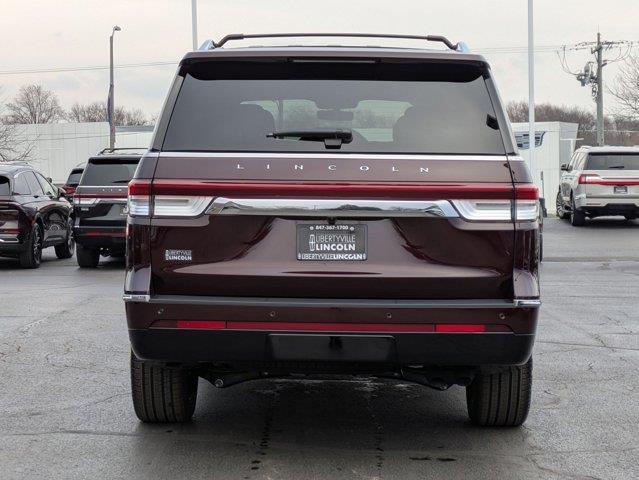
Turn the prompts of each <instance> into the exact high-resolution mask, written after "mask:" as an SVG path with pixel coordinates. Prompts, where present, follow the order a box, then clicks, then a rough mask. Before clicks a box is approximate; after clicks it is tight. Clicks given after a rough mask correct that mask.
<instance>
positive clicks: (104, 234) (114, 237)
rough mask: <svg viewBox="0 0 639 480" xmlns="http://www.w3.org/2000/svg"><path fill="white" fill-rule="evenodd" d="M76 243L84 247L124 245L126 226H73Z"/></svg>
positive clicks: (120, 247) (120, 248) (123, 246)
mask: <svg viewBox="0 0 639 480" xmlns="http://www.w3.org/2000/svg"><path fill="white" fill-rule="evenodd" d="M73 235H74V238H75V241H76V243H78V244H79V245H82V246H84V247H102V248H117V249H119V250H122V249H124V248H125V246H126V227H125V226H122V227H74V228H73Z"/></svg>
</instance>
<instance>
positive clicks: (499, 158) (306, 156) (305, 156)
mask: <svg viewBox="0 0 639 480" xmlns="http://www.w3.org/2000/svg"><path fill="white" fill-rule="evenodd" d="M166 157H174V158H175V157H177V158H188V157H193V158H200V157H209V158H255V159H260V158H272V159H282V160H286V159H302V160H310V159H313V158H319V159H324V160H328V159H336V158H337V159H340V158H341V159H349V158H350V159H355V160H421V161H424V160H462V161H463V160H466V161H495V162H503V161H505V160H508V156H507V155H447V154H443V155H430V154H429V155H421V154H414V155H409V154H403V155H399V154H382V153H288V152H282V153H277V152H166V151H165V152H161V153H160V155H159V158H166Z"/></svg>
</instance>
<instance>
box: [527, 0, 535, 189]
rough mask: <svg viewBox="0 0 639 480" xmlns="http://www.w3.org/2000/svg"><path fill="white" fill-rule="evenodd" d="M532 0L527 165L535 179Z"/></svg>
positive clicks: (529, 20) (531, 0) (531, 10)
mask: <svg viewBox="0 0 639 480" xmlns="http://www.w3.org/2000/svg"><path fill="white" fill-rule="evenodd" d="M533 13H534V10H533V0H528V145H529V147H528V162H529V165H528V167H529V168H530V172H531V174H532V175H533V181H534V180H535V170H534V166H535V148H536V146H537V142H536V139H535V37H534V28H533V27H534V16H533Z"/></svg>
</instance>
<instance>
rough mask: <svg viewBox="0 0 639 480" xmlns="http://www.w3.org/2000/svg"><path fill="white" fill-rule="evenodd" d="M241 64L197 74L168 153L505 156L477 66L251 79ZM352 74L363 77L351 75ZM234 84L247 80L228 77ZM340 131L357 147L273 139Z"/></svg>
mask: <svg viewBox="0 0 639 480" xmlns="http://www.w3.org/2000/svg"><path fill="white" fill-rule="evenodd" d="M238 63H241V62H238ZM238 63H236V64H235V65H227V66H225V67H224V68H220V67H218V68H214V67H212V66H211V64H209V65H208V66H206V65H204V66H203V65H199V66H193V67H191V70H190V71H189V73H187V74H186V76H185V78H184V81H183V84H182V87H181V89H180V92H179V94H178V97H177V100H176V104H175V107H174V109H173V114H172V116H171V119H170V122H169V124H168V127H167V132H166V135H165V138H164V144H163V146H162V149H163V150H165V151H267V152H315V151H321V152H329V153H330V152H336V153H337V152H341V153H348V152H369V153H376V152H379V153H458V154H503V153H504V151H505V150H504V144H503V141H502V137H501V133H500V131H499V129H498V125H497V121H496V119H495V112H494V110H493V107H492V103H491V98H490V96H489V93H488V88H487V86H486V82H485V80H484V78H483V76H482V72H481V70H480V69H479V68H477V67H475V66H473V67H472V68H471V67H469V66H460V65H453V66H450V65H448V66H447V65H443V64H424V63H421V64H416V65H412V66H411V65H409V66H406V65H403V64H397V65H394V66H393V65H384V64H381V65H379V64H373V65H367V64H362V65H360V66H355V67H354V66H353V65H351V64H348V65H346V66H345V65H327V64H319V65H316V64H307V65H306V66H304V67H302V66H300V65H295V64H293V65H292V66H288V67H287V66H279V67H273V66H270V67H269V66H267V65H259V64H255V65H251V66H250V68H248V69H247V68H245V70H248V71H249V72H250V76H251V77H252V78H246V75H247V73H246V72H244V77H242V68H241V67H240V66H238ZM373 63H374V62H373ZM289 70H290V71H289ZM351 70H354V72H355V73H352V74H351V75H349V74H348V73H349V71H351ZM221 76H224V78H220V77H221ZM233 76H235V77H237V78H228V77H233ZM332 77H335V78H332ZM349 77H351V78H349ZM352 77H357V78H352ZM339 130H342V131H343V130H347V131H350V132H352V141H350V143H346V142H343V143H342V145H341V148H340V149H331V150H327V149H326V146H325V144H324V141H323V139H318V138H317V137H312V136H309V137H307V139H305V140H300V136H294V135H292V136H289V137H286V138H269V137H268V136H267V135H269V134H272V133H274V132H288V133H290V132H299V131H302V132H304V133H306V132H318V131H319V132H326V131H329V132H331V131H339ZM308 138H313V139H314V141H310V140H308Z"/></svg>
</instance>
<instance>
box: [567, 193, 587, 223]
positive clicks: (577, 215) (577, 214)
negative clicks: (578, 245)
mask: <svg viewBox="0 0 639 480" xmlns="http://www.w3.org/2000/svg"><path fill="white" fill-rule="evenodd" d="M570 224H571V225H572V226H573V227H583V226H584V225H585V224H586V214H585V213H584V212H582V211H581V210H578V209H577V206H576V205H575V199H574V197H570Z"/></svg>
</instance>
